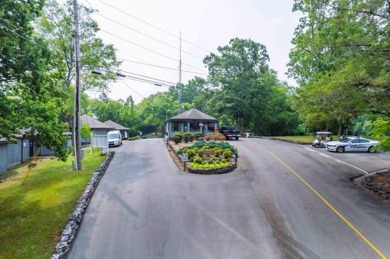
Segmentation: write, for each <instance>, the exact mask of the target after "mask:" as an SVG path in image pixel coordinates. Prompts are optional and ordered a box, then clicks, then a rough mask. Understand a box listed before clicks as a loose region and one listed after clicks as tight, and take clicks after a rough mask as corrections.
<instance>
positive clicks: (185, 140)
mask: <svg viewBox="0 0 390 259" xmlns="http://www.w3.org/2000/svg"><path fill="white" fill-rule="evenodd" d="M190 136H191V133H190V132H184V133H183V140H184V142H185V143H188V141H190Z"/></svg>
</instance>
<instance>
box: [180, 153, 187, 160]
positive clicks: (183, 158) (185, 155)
mask: <svg viewBox="0 0 390 259" xmlns="http://www.w3.org/2000/svg"><path fill="white" fill-rule="evenodd" d="M181 161H182V162H187V161H188V155H187V154H185V153H184V154H182V155H181Z"/></svg>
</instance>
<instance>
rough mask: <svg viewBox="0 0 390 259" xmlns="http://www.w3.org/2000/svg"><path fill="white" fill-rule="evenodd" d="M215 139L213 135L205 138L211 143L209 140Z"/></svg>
mask: <svg viewBox="0 0 390 259" xmlns="http://www.w3.org/2000/svg"><path fill="white" fill-rule="evenodd" d="M213 139H214V136H213V135H212V134H207V135H206V136H205V137H204V140H206V141H209V140H213Z"/></svg>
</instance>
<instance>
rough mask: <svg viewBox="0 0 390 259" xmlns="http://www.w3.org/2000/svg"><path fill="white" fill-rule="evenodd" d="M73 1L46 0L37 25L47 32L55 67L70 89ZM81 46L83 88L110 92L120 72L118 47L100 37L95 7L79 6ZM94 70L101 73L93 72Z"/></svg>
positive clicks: (72, 60)
mask: <svg viewBox="0 0 390 259" xmlns="http://www.w3.org/2000/svg"><path fill="white" fill-rule="evenodd" d="M72 5H73V1H67V2H66V3H64V4H61V3H59V2H58V1H54V0H49V1H46V5H45V8H44V16H42V17H41V18H40V19H39V22H38V23H37V24H36V27H37V28H38V30H39V32H40V33H42V34H44V35H45V38H46V39H47V41H48V43H49V46H50V47H51V49H52V50H53V52H54V53H53V58H54V60H53V65H54V67H53V69H55V70H56V71H57V72H56V75H57V76H58V78H59V79H62V80H63V82H64V88H65V89H69V88H70V86H71V83H72V80H73V78H74V66H75V62H74V52H73V44H72V42H73V41H74V39H73V35H74V25H73V7H72ZM79 12H80V14H79V17H80V45H81V56H82V59H81V75H82V78H81V87H82V90H83V91H85V90H98V91H107V90H108V85H109V83H110V82H113V81H115V80H116V71H117V69H118V66H119V65H120V62H119V61H117V59H116V54H115V49H114V46H113V45H111V44H108V45H106V44H104V43H103V40H102V39H100V38H98V37H96V33H97V32H98V31H99V27H98V24H97V23H96V21H94V20H92V18H91V14H92V13H93V12H94V11H93V10H91V9H89V8H87V7H85V6H83V5H79ZM92 71H98V72H101V74H99V75H96V74H93V73H92Z"/></svg>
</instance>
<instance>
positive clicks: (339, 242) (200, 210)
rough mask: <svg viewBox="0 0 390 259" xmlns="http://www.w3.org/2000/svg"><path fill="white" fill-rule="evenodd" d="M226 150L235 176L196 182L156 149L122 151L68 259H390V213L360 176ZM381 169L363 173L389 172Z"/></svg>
mask: <svg viewBox="0 0 390 259" xmlns="http://www.w3.org/2000/svg"><path fill="white" fill-rule="evenodd" d="M231 143H232V144H233V145H235V146H236V147H237V148H238V152H239V154H240V157H239V166H238V169H236V170H235V171H234V172H232V173H229V174H224V175H192V174H188V173H182V172H179V171H178V169H177V168H176V166H175V165H174V163H173V162H172V159H171V158H170V156H169V154H168V152H167V151H166V147H165V144H164V142H163V141H162V140H160V139H154V140H140V141H132V142H124V145H123V146H122V147H119V148H116V149H115V150H116V152H117V153H116V155H115V157H114V159H113V161H112V162H111V165H110V166H109V168H108V170H107V172H106V174H105V176H104V177H103V179H102V180H101V182H100V184H99V186H98V188H97V190H96V192H95V195H94V197H93V199H92V201H91V203H90V205H89V208H88V210H87V213H86V215H85V216H84V220H83V223H82V225H81V228H80V231H79V234H78V236H77V238H76V240H75V242H74V245H73V248H72V250H71V252H70V254H69V258H291V257H293V258H378V257H381V256H382V257H383V256H390V246H389V241H388V240H390V231H388V230H389V229H390V206H388V205H386V204H383V203H382V202H380V201H379V200H376V199H375V198H373V197H371V196H369V195H368V194H367V193H365V192H363V191H362V190H360V189H359V188H357V187H355V186H353V185H352V184H351V182H350V178H352V177H355V176H358V175H359V174H362V173H363V172H362V171H359V170H358V169H356V168H354V167H352V166H350V165H347V164H345V163H340V162H338V161H337V160H334V159H331V157H326V156H325V157H324V156H323V155H321V153H322V151H319V153H318V152H317V150H316V151H312V150H309V149H308V148H307V147H306V146H301V145H295V144H290V143H284V142H279V141H272V140H261V139H243V140H240V141H234V142H233V141H232V142H231ZM325 154H326V155H327V156H332V154H327V153H325ZM343 155H347V156H348V155H349V154H343ZM374 155H375V154H374ZM347 156H346V157H347ZM385 159H386V157H385ZM378 161H381V162H378V163H373V164H372V165H370V166H369V167H367V168H363V170H369V169H370V170H371V169H380V168H375V164H377V165H378V166H377V167H382V166H383V165H382V164H381V163H384V165H385V166H386V165H387V164H388V163H389V160H387V161H386V160H384V161H382V159H378ZM349 162H353V161H349ZM379 164H381V165H379ZM352 165H354V166H355V167H359V166H361V165H360V164H352ZM388 167H390V165H389V166H388Z"/></svg>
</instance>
